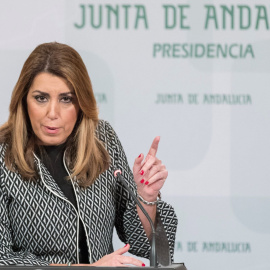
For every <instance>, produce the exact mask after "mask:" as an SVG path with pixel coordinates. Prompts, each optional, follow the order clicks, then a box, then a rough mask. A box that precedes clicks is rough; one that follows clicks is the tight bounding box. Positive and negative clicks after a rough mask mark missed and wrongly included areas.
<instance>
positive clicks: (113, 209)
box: [0, 121, 177, 265]
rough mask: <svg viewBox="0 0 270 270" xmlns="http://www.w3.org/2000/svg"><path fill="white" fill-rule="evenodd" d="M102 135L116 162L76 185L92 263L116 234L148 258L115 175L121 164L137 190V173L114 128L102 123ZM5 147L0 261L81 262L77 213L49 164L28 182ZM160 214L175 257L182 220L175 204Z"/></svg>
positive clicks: (0, 151) (0, 175)
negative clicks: (12, 166) (10, 165)
mask: <svg viewBox="0 0 270 270" xmlns="http://www.w3.org/2000/svg"><path fill="white" fill-rule="evenodd" d="M96 134H97V136H98V138H99V139H100V140H101V141H102V142H104V144H105V146H106V148H107V150H108V152H109V154H110V157H111V160H112V164H111V166H110V168H109V169H108V170H107V171H106V172H104V173H102V174H101V175H100V176H99V177H98V179H97V180H96V181H95V183H94V184H93V185H92V186H90V187H88V188H87V189H82V188H80V187H79V186H78V185H77V184H76V182H75V183H74V188H75V193H76V195H77V198H78V203H79V211H80V216H81V218H82V221H83V223H84V225H85V229H86V235H87V239H88V247H89V250H90V252H89V253H90V256H91V258H90V261H91V260H92V261H93V262H94V261H97V260H99V259H100V258H102V257H103V256H104V255H106V254H108V253H111V252H112V251H113V246H112V234H113V228H114V226H115V227H116V230H117V233H118V236H119V238H120V239H121V240H122V241H123V242H125V243H129V244H130V245H131V248H130V252H131V253H133V254H136V255H138V256H142V257H146V258H148V257H149V250H150V246H149V241H148V239H147V237H146V235H145V232H144V230H143V228H142V224H141V222H140V219H139V216H138V214H137V212H136V206H135V203H134V201H133V199H132V198H131V196H130V195H129V193H128V192H127V191H126V190H125V188H124V187H123V186H122V185H121V184H120V183H118V182H117V181H116V179H115V177H114V176H113V172H114V168H120V169H121V170H122V173H123V176H124V178H125V179H126V181H127V184H128V185H129V186H130V188H131V189H132V190H133V191H134V193H136V187H135V184H134V181H133V175H132V172H131V170H130V168H129V166H128V162H127V159H126V156H125V153H124V151H123V148H122V146H121V143H120V141H119V140H118V137H117V135H116V134H115V132H114V130H113V129H112V128H111V126H110V125H109V124H108V123H107V122H105V121H100V123H99V126H98V129H97V132H96ZM4 155H5V146H4V145H1V146H0V166H1V167H0V265H48V264H50V263H67V262H72V263H76V262H78V261H77V221H78V215H77V211H76V210H75V209H74V207H73V206H72V204H71V203H70V202H68V201H67V198H66V197H65V196H64V194H63V193H62V191H61V189H60V188H59V187H58V185H57V184H56V182H55V181H54V179H53V178H52V177H51V175H50V173H49V172H48V170H47V169H46V167H45V166H44V165H43V164H42V163H40V162H39V161H38V160H37V158H35V162H36V165H37V168H38V170H39V171H40V178H39V179H37V181H36V182H26V181H23V180H22V178H21V176H20V175H19V174H17V173H14V172H11V171H9V170H8V169H7V168H6V167H5V164H4ZM158 212H159V215H160V218H161V221H162V223H163V227H164V229H165V232H166V235H167V238H168V242H169V246H170V251H171V256H173V251H174V241H175V233H176V228H177V218H176V216H175V212H174V210H173V208H172V207H171V206H170V205H168V204H166V203H165V202H163V201H161V202H159V204H158Z"/></svg>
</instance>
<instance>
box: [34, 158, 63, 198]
mask: <svg viewBox="0 0 270 270" xmlns="http://www.w3.org/2000/svg"><path fill="white" fill-rule="evenodd" d="M34 156H35V164H36V166H37V168H38V173H39V175H40V178H41V180H42V182H43V183H44V185H45V186H46V187H47V188H48V189H49V190H50V191H51V192H52V193H54V194H55V195H57V196H58V197H61V198H62V199H64V200H68V199H67V197H66V196H65V195H64V193H63V191H62V190H61V189H60V187H59V186H58V185H57V183H56V182H55V180H54V179H53V177H52V176H51V174H50V173H49V171H48V170H47V168H46V167H45V165H44V164H43V163H42V162H41V161H40V159H39V158H38V157H37V156H36V155H34Z"/></svg>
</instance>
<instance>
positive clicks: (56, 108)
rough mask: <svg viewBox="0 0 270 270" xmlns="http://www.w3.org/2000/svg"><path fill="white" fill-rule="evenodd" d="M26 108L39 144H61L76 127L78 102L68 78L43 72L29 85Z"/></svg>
mask: <svg viewBox="0 0 270 270" xmlns="http://www.w3.org/2000/svg"><path fill="white" fill-rule="evenodd" d="M27 110H28V115H29V118H30V122H31V125H32V129H33V131H34V133H35V134H36V136H37V137H38V139H39V141H40V144H43V145H59V144H62V143H64V142H65V141H66V140H67V137H68V136H69V135H70V134H71V132H72V130H73V128H74V125H75V123H76V121H77V117H78V113H79V104H78V101H77V97H76V95H75V93H74V91H73V90H71V89H70V88H69V87H68V85H67V83H66V80H65V79H63V78H61V77H57V76H55V75H52V74H50V73H45V72H43V73H40V74H38V75H37V76H36V77H35V78H34V81H33V83H32V85H31V87H30V89H29V92H28V94H27Z"/></svg>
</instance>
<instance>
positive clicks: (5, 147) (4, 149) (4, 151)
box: [0, 143, 7, 164]
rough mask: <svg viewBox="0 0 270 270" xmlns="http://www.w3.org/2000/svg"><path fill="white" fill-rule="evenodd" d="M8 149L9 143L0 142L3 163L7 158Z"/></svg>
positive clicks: (0, 156) (0, 159)
mask: <svg viewBox="0 0 270 270" xmlns="http://www.w3.org/2000/svg"><path fill="white" fill-rule="evenodd" d="M6 150H7V144H5V143H0V163H1V164H2V163H3V161H4V159H5V153H6Z"/></svg>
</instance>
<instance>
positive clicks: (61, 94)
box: [59, 92, 75, 96]
mask: <svg viewBox="0 0 270 270" xmlns="http://www.w3.org/2000/svg"><path fill="white" fill-rule="evenodd" d="M67 95H74V96H75V93H74V92H65V93H60V94H59V96H67Z"/></svg>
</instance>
